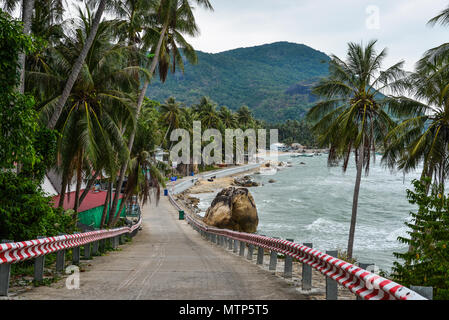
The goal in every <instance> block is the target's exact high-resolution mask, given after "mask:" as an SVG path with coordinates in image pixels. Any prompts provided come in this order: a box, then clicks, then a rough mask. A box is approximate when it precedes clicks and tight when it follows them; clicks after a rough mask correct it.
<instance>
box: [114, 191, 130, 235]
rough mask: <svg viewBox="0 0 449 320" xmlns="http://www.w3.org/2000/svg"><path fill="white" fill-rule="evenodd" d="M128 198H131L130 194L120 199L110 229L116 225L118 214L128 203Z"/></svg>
mask: <svg viewBox="0 0 449 320" xmlns="http://www.w3.org/2000/svg"><path fill="white" fill-rule="evenodd" d="M130 196H131V194H130V193H129V194H127V195H126V196H125V197H123V198H122V202H121V203H120V207H119V209H118V212H117V214H116V215H115V216H114V221H112V227H113V226H115V224H116V223H117V221H118V219H120V214H121V212H122V211H123V208H124V207H125V204H126V202H128V200H129V197H130Z"/></svg>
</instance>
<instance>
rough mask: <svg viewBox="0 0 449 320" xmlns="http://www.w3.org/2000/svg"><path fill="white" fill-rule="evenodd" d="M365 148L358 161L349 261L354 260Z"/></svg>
mask: <svg viewBox="0 0 449 320" xmlns="http://www.w3.org/2000/svg"><path fill="white" fill-rule="evenodd" d="M364 149H365V148H364V147H363V143H362V145H361V146H360V152H359V156H358V161H357V176H356V179H355V186H354V197H353V200H352V215H351V226H350V228H349V239H348V250H347V251H348V252H347V256H348V259H351V258H352V252H353V248H354V235H355V225H356V221H357V207H358V203H359V191H360V182H361V181H362V171H363V159H364V154H363V153H364Z"/></svg>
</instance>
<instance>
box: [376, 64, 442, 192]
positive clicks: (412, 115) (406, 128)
mask: <svg viewBox="0 0 449 320" xmlns="http://www.w3.org/2000/svg"><path fill="white" fill-rule="evenodd" d="M446 61H447V60H445V59H433V60H432V61H430V62H429V61H428V60H427V58H426V57H425V58H424V59H423V60H421V61H420V62H419V63H418V65H417V71H416V72H414V73H412V74H410V75H409V76H408V77H407V79H405V81H403V89H404V91H405V92H406V93H408V94H407V97H405V96H400V97H397V98H395V99H393V100H392V101H391V102H390V112H391V113H392V114H393V115H395V116H396V117H398V118H401V119H404V118H405V120H403V121H402V122H401V123H400V124H399V125H398V126H397V127H396V128H394V129H393V130H392V131H391V132H390V133H389V134H388V136H387V140H388V148H387V149H386V150H385V153H384V157H383V161H384V162H385V163H386V164H387V165H388V166H389V167H391V168H395V167H396V166H398V168H399V169H401V170H403V171H404V172H406V173H407V172H409V171H413V170H415V169H417V168H418V165H420V164H422V165H423V170H422V174H421V176H422V178H424V177H428V178H430V180H431V181H432V182H433V183H434V185H436V186H438V187H439V188H440V189H441V191H443V190H444V185H445V180H446V178H447V177H448V173H449V161H448V159H449V158H448V157H449V121H448V119H449V92H448V91H447V88H448V87H449V68H448V63H447V62H446ZM410 97H411V98H410ZM428 187H430V185H429V186H428Z"/></svg>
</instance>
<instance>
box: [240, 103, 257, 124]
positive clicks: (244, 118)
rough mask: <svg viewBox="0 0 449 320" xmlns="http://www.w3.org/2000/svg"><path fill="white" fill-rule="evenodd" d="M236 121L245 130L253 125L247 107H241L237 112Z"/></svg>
mask: <svg viewBox="0 0 449 320" xmlns="http://www.w3.org/2000/svg"><path fill="white" fill-rule="evenodd" d="M237 121H238V123H239V125H241V126H242V127H243V128H245V129H247V128H248V127H250V126H251V125H252V124H253V121H254V119H253V116H252V114H251V111H250V110H249V108H248V106H245V105H243V106H241V107H240V108H239V109H238V110H237Z"/></svg>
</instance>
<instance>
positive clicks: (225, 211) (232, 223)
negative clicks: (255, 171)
mask: <svg viewBox="0 0 449 320" xmlns="http://www.w3.org/2000/svg"><path fill="white" fill-rule="evenodd" d="M203 221H204V222H205V223H206V224H207V225H209V226H213V227H217V228H222V229H230V230H234V231H241V232H248V233H254V232H256V231H257V225H258V224H259V218H258V216H257V208H256V203H255V202H254V198H253V196H252V195H251V193H250V192H249V191H248V189H246V188H235V187H230V188H226V189H223V190H222V191H220V192H219V193H218V194H217V196H216V197H215V199H214V201H212V204H211V206H210V207H209V208H208V209H207V211H206V215H205V216H204V219H203Z"/></svg>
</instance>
